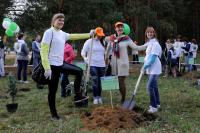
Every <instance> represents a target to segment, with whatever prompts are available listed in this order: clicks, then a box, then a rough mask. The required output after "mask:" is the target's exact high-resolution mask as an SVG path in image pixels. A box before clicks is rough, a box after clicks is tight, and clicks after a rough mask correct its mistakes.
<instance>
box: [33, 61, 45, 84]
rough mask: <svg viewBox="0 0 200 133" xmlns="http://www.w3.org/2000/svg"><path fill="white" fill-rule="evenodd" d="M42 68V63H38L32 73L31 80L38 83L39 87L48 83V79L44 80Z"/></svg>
mask: <svg viewBox="0 0 200 133" xmlns="http://www.w3.org/2000/svg"><path fill="white" fill-rule="evenodd" d="M44 72H45V70H44V67H43V66H42V63H41V62H40V63H39V64H38V65H37V66H36V67H35V68H34V69H33V72H32V75H31V77H32V79H33V80H34V81H35V82H36V83H38V84H39V85H46V84H48V83H49V79H46V78H45V76H44Z"/></svg>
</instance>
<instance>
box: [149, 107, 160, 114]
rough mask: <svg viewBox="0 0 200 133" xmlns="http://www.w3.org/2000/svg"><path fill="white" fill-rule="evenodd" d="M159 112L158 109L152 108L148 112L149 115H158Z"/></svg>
mask: <svg viewBox="0 0 200 133" xmlns="http://www.w3.org/2000/svg"><path fill="white" fill-rule="evenodd" d="M157 111H158V109H157V108H154V107H150V108H149V110H148V113H156V112H157Z"/></svg>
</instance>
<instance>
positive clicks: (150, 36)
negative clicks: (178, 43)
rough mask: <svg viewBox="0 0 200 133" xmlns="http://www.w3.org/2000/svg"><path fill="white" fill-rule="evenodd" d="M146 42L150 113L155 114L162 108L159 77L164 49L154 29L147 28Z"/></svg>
mask: <svg viewBox="0 0 200 133" xmlns="http://www.w3.org/2000/svg"><path fill="white" fill-rule="evenodd" d="M145 40H146V44H147V49H146V56H145V62H144V66H143V69H144V70H146V73H147V74H148V77H149V79H148V82H147V90H148V93H149V96H150V108H149V110H148V112H149V113H155V112H157V111H158V108H159V107H160V98H159V92H158V84H157V80H158V76H159V75H160V74H161V72H162V70H161V62H160V59H159V57H160V56H161V53H162V49H161V46H160V44H159V42H158V40H157V39H156V32H155V30H154V28H153V27H147V29H146V31H145Z"/></svg>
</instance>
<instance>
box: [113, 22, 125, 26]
mask: <svg viewBox="0 0 200 133" xmlns="http://www.w3.org/2000/svg"><path fill="white" fill-rule="evenodd" d="M123 24H124V23H122V22H116V23H115V27H117V26H118V25H123Z"/></svg>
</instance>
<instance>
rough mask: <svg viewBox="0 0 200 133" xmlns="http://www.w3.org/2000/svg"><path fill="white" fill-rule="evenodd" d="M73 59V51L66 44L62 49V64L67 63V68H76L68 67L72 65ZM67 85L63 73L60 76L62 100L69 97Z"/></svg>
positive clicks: (66, 75) (69, 91)
mask: <svg viewBox="0 0 200 133" xmlns="http://www.w3.org/2000/svg"><path fill="white" fill-rule="evenodd" d="M74 59H75V53H74V50H73V48H72V46H71V44H69V43H66V44H65V48H64V62H65V63H67V64H68V66H69V67H70V66H73V67H74V68H76V67H75V66H74V65H70V64H72V63H73V61H74ZM70 70H71V69H70ZM68 84H69V79H68V74H65V73H63V74H62V76H61V97H63V98H64V97H66V96H70V95H71V90H70V89H68V88H67V85H68Z"/></svg>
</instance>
